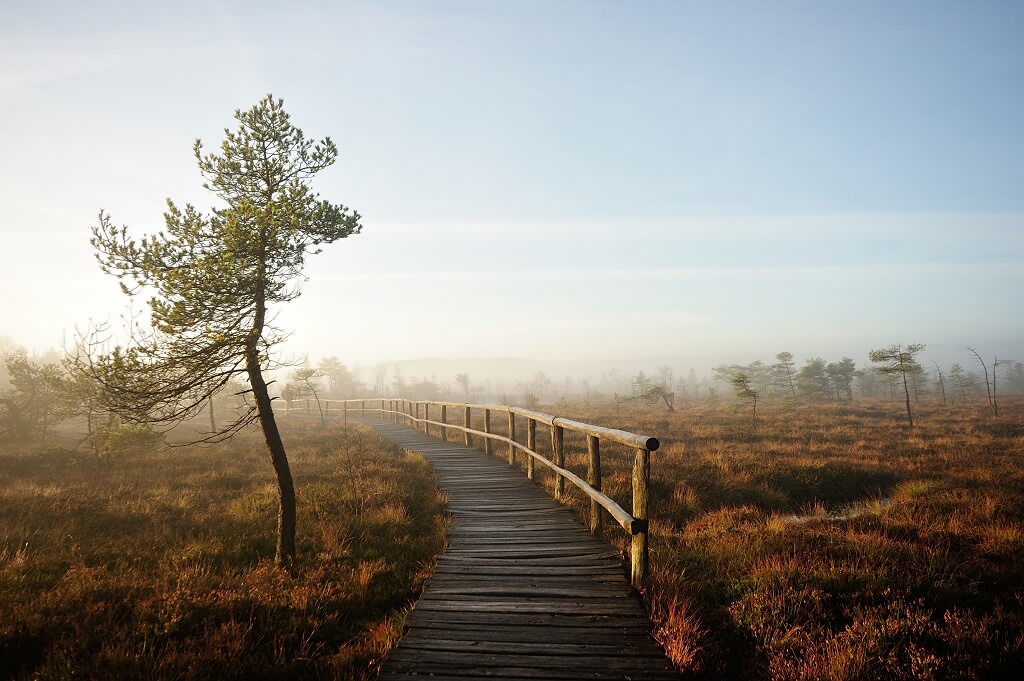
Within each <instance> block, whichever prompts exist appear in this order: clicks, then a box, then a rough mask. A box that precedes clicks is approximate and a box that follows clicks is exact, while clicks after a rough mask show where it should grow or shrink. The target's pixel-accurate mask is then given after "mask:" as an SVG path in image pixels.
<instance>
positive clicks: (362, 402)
mask: <svg viewBox="0 0 1024 681" xmlns="http://www.w3.org/2000/svg"><path fill="white" fill-rule="evenodd" d="M359 415H360V416H366V400H359Z"/></svg>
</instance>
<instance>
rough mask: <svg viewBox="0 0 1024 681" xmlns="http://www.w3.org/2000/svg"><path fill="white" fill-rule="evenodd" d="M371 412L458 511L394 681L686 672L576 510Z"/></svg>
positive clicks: (410, 625)
mask: <svg viewBox="0 0 1024 681" xmlns="http://www.w3.org/2000/svg"><path fill="white" fill-rule="evenodd" d="M365 421H366V423H368V424H369V425H371V426H373V427H374V428H375V429H376V430H377V432H378V433H380V434H381V435H382V436H383V437H385V438H387V439H388V440H391V441H393V442H395V443H397V444H398V445H400V446H401V447H404V448H406V449H410V450H413V451H416V452H419V453H421V454H422V455H423V456H424V457H425V458H426V459H427V460H428V461H429V462H430V465H431V466H432V467H433V469H434V471H435V473H436V475H437V482H438V486H439V487H440V488H441V490H442V491H443V492H444V493H445V494H446V495H447V497H448V502H449V503H448V508H449V510H450V512H451V514H452V526H451V532H450V534H449V535H448V550H447V551H446V553H445V555H443V556H441V557H440V558H439V559H438V563H437V570H436V571H435V572H434V575H433V576H432V577H431V578H430V580H429V581H428V582H427V585H426V587H425V588H424V591H423V595H422V596H421V597H420V600H419V601H418V602H417V603H416V607H415V608H414V609H413V610H412V612H411V613H410V614H409V617H408V618H407V619H406V629H407V633H406V636H405V637H404V638H403V639H402V640H401V642H400V643H399V644H398V646H397V647H396V648H395V649H394V650H393V651H392V652H391V654H390V655H389V656H388V658H387V660H385V662H384V666H383V670H382V672H381V675H380V678H381V679H382V680H385V681H392V680H394V679H408V678H426V677H428V676H429V677H430V678H433V679H435V680H436V681H441V680H443V679H466V678H481V677H486V678H506V679H678V678H679V677H678V675H677V674H676V672H675V671H674V670H673V668H672V666H671V664H670V663H669V662H668V660H667V659H666V658H665V656H664V654H663V653H662V651H661V650H660V649H659V648H658V646H657V645H656V644H655V642H654V640H653V639H652V638H651V634H650V630H651V625H650V622H649V621H648V619H647V617H646V616H645V615H644V612H643V610H642V609H641V607H640V604H639V602H638V601H637V600H636V598H635V596H634V595H633V594H632V593H631V591H630V587H629V585H628V584H627V582H626V579H625V575H624V572H623V569H622V567H621V566H620V564H619V560H618V557H617V555H616V553H615V552H614V551H613V550H612V548H611V547H609V546H608V545H607V544H605V543H604V542H602V541H599V540H598V539H596V538H594V537H593V536H591V535H590V533H589V532H587V531H586V530H585V529H584V528H583V526H582V525H580V524H579V523H578V522H577V521H576V520H575V518H574V517H573V515H572V513H571V511H569V510H568V509H567V508H565V507H564V506H561V505H560V504H558V503H556V502H554V501H553V500H552V499H551V498H550V497H548V495H547V494H545V493H544V491H543V490H542V489H540V488H539V487H538V486H537V485H536V484H534V483H533V482H531V481H529V480H527V479H526V477H525V476H524V475H523V474H522V473H521V472H520V471H519V470H518V469H513V468H512V467H510V466H508V465H507V464H506V463H503V462H501V461H499V460H498V459H497V458H495V457H490V456H486V455H484V454H483V453H482V452H480V451H479V450H477V449H473V448H470V447H465V446H462V445H458V444H453V443H449V442H443V441H441V440H439V439H437V438H433V437H429V436H426V435H424V434H423V433H421V432H419V431H417V430H414V429H413V428H410V427H408V426H403V425H398V424H395V423H390V422H388V421H382V420H379V419H366V420H365Z"/></svg>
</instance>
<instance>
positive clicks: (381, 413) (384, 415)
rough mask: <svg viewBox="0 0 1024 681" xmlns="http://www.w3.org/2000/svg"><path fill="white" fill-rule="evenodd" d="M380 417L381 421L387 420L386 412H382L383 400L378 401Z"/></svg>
mask: <svg viewBox="0 0 1024 681" xmlns="http://www.w3.org/2000/svg"><path fill="white" fill-rule="evenodd" d="M380 417H381V418H382V419H387V417H388V415H387V412H385V411H384V400H381V401H380Z"/></svg>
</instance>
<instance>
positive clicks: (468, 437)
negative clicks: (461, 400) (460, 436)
mask: <svg viewBox="0 0 1024 681" xmlns="http://www.w3.org/2000/svg"><path fill="white" fill-rule="evenodd" d="M463 418H464V424H465V426H466V446H467V447H472V446H473V436H472V435H470V434H469V428H472V427H473V423H472V418H471V414H470V413H469V405H468V404H467V405H466V415H465V417H463Z"/></svg>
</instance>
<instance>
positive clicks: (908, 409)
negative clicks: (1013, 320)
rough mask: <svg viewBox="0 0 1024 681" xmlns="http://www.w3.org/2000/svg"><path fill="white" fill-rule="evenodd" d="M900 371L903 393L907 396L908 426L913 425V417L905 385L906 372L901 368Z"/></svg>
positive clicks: (908, 389)
mask: <svg viewBox="0 0 1024 681" xmlns="http://www.w3.org/2000/svg"><path fill="white" fill-rule="evenodd" d="M900 373H902V374H903V394H904V395H906V396H907V421H909V422H910V427H911V428H913V427H914V417H913V416H911V414H910V387H909V386H908V385H907V372H906V370H905V369H904V370H902V371H901V372H900Z"/></svg>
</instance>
